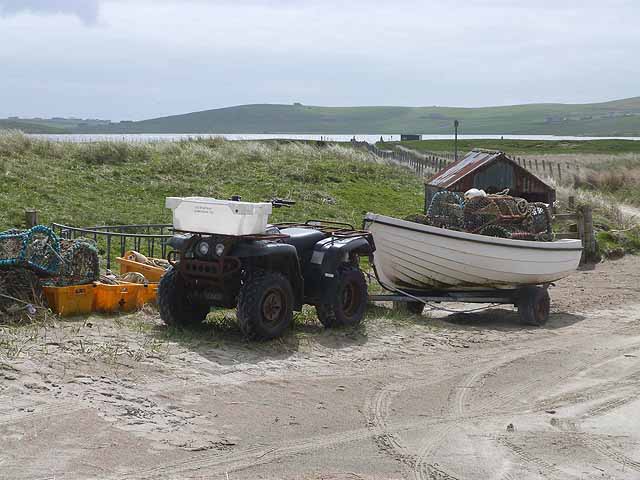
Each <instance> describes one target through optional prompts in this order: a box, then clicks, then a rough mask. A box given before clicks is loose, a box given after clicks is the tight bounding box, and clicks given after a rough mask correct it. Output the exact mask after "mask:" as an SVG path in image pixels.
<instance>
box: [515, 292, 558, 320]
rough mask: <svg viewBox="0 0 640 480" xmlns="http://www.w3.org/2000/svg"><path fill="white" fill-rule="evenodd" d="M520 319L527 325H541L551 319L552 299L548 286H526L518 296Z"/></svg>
mask: <svg viewBox="0 0 640 480" xmlns="http://www.w3.org/2000/svg"><path fill="white" fill-rule="evenodd" d="M517 305H518V312H519V313H520V319H521V320H522V322H523V323H525V324H526V325H535V326H538V327H539V326H541V325H544V324H545V323H547V320H548V319H549V310H550V309H551V299H550V297H549V292H548V291H547V289H546V288H541V287H526V288H523V289H522V290H521V292H520V295H519V297H518V304H517Z"/></svg>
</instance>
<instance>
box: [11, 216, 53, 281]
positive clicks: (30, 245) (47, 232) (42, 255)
mask: <svg viewBox="0 0 640 480" xmlns="http://www.w3.org/2000/svg"><path fill="white" fill-rule="evenodd" d="M60 260H61V258H60V241H59V240H58V237H57V236H56V234H55V233H53V231H52V230H51V229H50V228H48V227H45V226H44V225H37V226H35V227H33V228H31V229H30V230H26V231H18V230H9V231H7V232H3V233H0V267H11V266H22V267H27V268H30V269H32V270H34V271H35V272H36V273H38V274H40V275H56V274H57V273H58V272H59V270H60Z"/></svg>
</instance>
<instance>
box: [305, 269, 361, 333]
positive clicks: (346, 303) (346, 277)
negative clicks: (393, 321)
mask: <svg viewBox="0 0 640 480" xmlns="http://www.w3.org/2000/svg"><path fill="white" fill-rule="evenodd" d="M367 299H368V295H367V282H366V280H365V278H364V275H363V273H362V271H360V269H359V268H357V267H352V266H350V267H344V268H342V269H341V270H340V271H339V272H338V294H337V295H336V298H335V300H334V302H333V303H325V304H320V305H316V313H317V314H318V319H319V320H320V323H322V325H324V326H325V327H326V328H331V327H339V326H341V325H357V324H359V323H360V322H361V321H362V318H363V317H364V313H365V310H366V308H367Z"/></svg>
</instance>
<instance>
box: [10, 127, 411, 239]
mask: <svg viewBox="0 0 640 480" xmlns="http://www.w3.org/2000/svg"><path fill="white" fill-rule="evenodd" d="M0 175H1V176H2V186H3V188H2V190H0V230H4V229H8V228H12V227H19V226H21V225H22V224H23V221H24V218H23V217H24V209H25V208H36V209H37V210H38V211H39V212H40V220H41V223H45V224H48V223H51V222H58V223H64V224H68V225H73V226H92V225H101V224H102V225H104V224H113V225H118V224H130V223H156V222H158V223H162V222H168V223H170V221H171V216H170V211H169V210H167V209H165V208H164V199H165V197H168V196H189V195H200V196H209V197H216V198H228V197H230V196H231V195H233V194H239V195H241V196H242V197H243V199H244V200H247V201H263V200H267V199H270V198H272V197H281V198H289V199H292V200H295V201H296V202H297V203H296V205H295V206H293V207H292V208H290V209H278V210H274V214H273V215H272V218H271V220H272V221H289V220H305V219H307V218H325V219H330V220H338V221H348V222H351V223H353V224H355V225H360V224H361V222H362V217H363V214H364V213H366V212H367V211H369V210H370V211H375V212H377V213H382V214H388V215H395V216H404V215H407V214H409V213H413V212H415V211H419V210H420V209H421V204H422V195H423V193H422V183H421V181H420V180H419V179H418V178H417V177H416V176H415V175H413V174H412V173H410V172H409V171H407V170H405V169H402V168H398V167H394V166H388V165H382V164H378V163H375V162H374V161H372V157H370V156H369V155H368V154H367V153H365V152H360V151H357V150H355V149H352V148H346V147H342V146H337V145H328V146H326V147H322V148H319V147H316V146H314V145H311V144H304V143H277V142H269V143H261V142H228V141H225V140H223V139H211V140H199V141H185V142H177V143H168V142H167V143H154V144H126V143H118V144H113V143H105V142H100V143H92V144H84V143H57V142H48V141H45V140H39V139H32V138H29V137H26V136H25V135H22V134H20V133H16V132H5V133H2V134H0Z"/></svg>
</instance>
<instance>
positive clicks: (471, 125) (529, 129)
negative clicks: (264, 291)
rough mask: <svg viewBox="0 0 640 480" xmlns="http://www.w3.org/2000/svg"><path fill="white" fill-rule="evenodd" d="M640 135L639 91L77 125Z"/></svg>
mask: <svg viewBox="0 0 640 480" xmlns="http://www.w3.org/2000/svg"><path fill="white" fill-rule="evenodd" d="M454 119H458V120H460V122H461V133H464V134H521V135H526V134H528V135H532V134H540V135H551V134H554V135H584V136H638V135H640V97H635V98H629V99H625V100H615V101H611V102H604V103H592V104H574V105H571V104H552V103H549V104H530V105H513V106H503V107H482V108H454V107H317V106H307V105H300V104H295V105H241V106H236V107H228V108H220V109H215V110H205V111H201V112H194V113H187V114H183V115H173V116H169V117H162V118H154V119H150V120H143V121H139V122H120V123H114V124H110V125H98V126H87V127H79V128H76V129H74V132H77V133H194V134H195V133H316V134H366V133H369V134H376V133H380V134H392V133H424V134H449V133H451V129H452V122H453V120H454Z"/></svg>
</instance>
